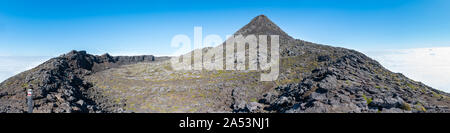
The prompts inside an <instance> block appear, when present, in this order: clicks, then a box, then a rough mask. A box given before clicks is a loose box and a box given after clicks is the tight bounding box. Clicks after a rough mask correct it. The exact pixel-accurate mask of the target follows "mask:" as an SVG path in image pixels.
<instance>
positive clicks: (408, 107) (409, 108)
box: [402, 102, 411, 111]
mask: <svg viewBox="0 0 450 133" xmlns="http://www.w3.org/2000/svg"><path fill="white" fill-rule="evenodd" d="M402 109H403V110H406V111H411V106H410V105H409V104H408V103H406V102H404V103H403V105H402Z"/></svg>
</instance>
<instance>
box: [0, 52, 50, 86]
mask: <svg viewBox="0 0 450 133" xmlns="http://www.w3.org/2000/svg"><path fill="white" fill-rule="evenodd" d="M48 59H50V57H46V56H0V62H1V63H0V82H3V81H4V80H6V79H8V78H9V77H12V76H14V75H16V74H19V73H21V72H23V71H26V70H29V69H32V68H34V67H36V66H38V65H39V64H42V63H43V62H45V61H47V60H48Z"/></svg>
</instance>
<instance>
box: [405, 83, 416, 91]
mask: <svg viewBox="0 0 450 133" xmlns="http://www.w3.org/2000/svg"><path fill="white" fill-rule="evenodd" d="M406 86H408V88H410V89H413V90H417V86H415V85H413V84H410V83H406Z"/></svg>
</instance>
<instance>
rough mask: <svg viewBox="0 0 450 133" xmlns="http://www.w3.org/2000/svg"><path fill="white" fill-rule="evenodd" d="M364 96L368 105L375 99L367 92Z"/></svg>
mask: <svg viewBox="0 0 450 133" xmlns="http://www.w3.org/2000/svg"><path fill="white" fill-rule="evenodd" d="M363 98H364V100H366V103H367V105H369V104H370V103H372V101H373V100H372V98H368V97H367V96H366V95H365V94H363Z"/></svg>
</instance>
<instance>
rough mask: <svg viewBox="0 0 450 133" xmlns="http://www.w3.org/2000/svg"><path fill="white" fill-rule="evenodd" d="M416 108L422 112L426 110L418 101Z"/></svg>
mask: <svg viewBox="0 0 450 133" xmlns="http://www.w3.org/2000/svg"><path fill="white" fill-rule="evenodd" d="M416 109H417V110H419V111H422V112H426V111H427V109H425V107H423V105H422V104H421V103H419V102H418V103H417V104H416Z"/></svg>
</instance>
